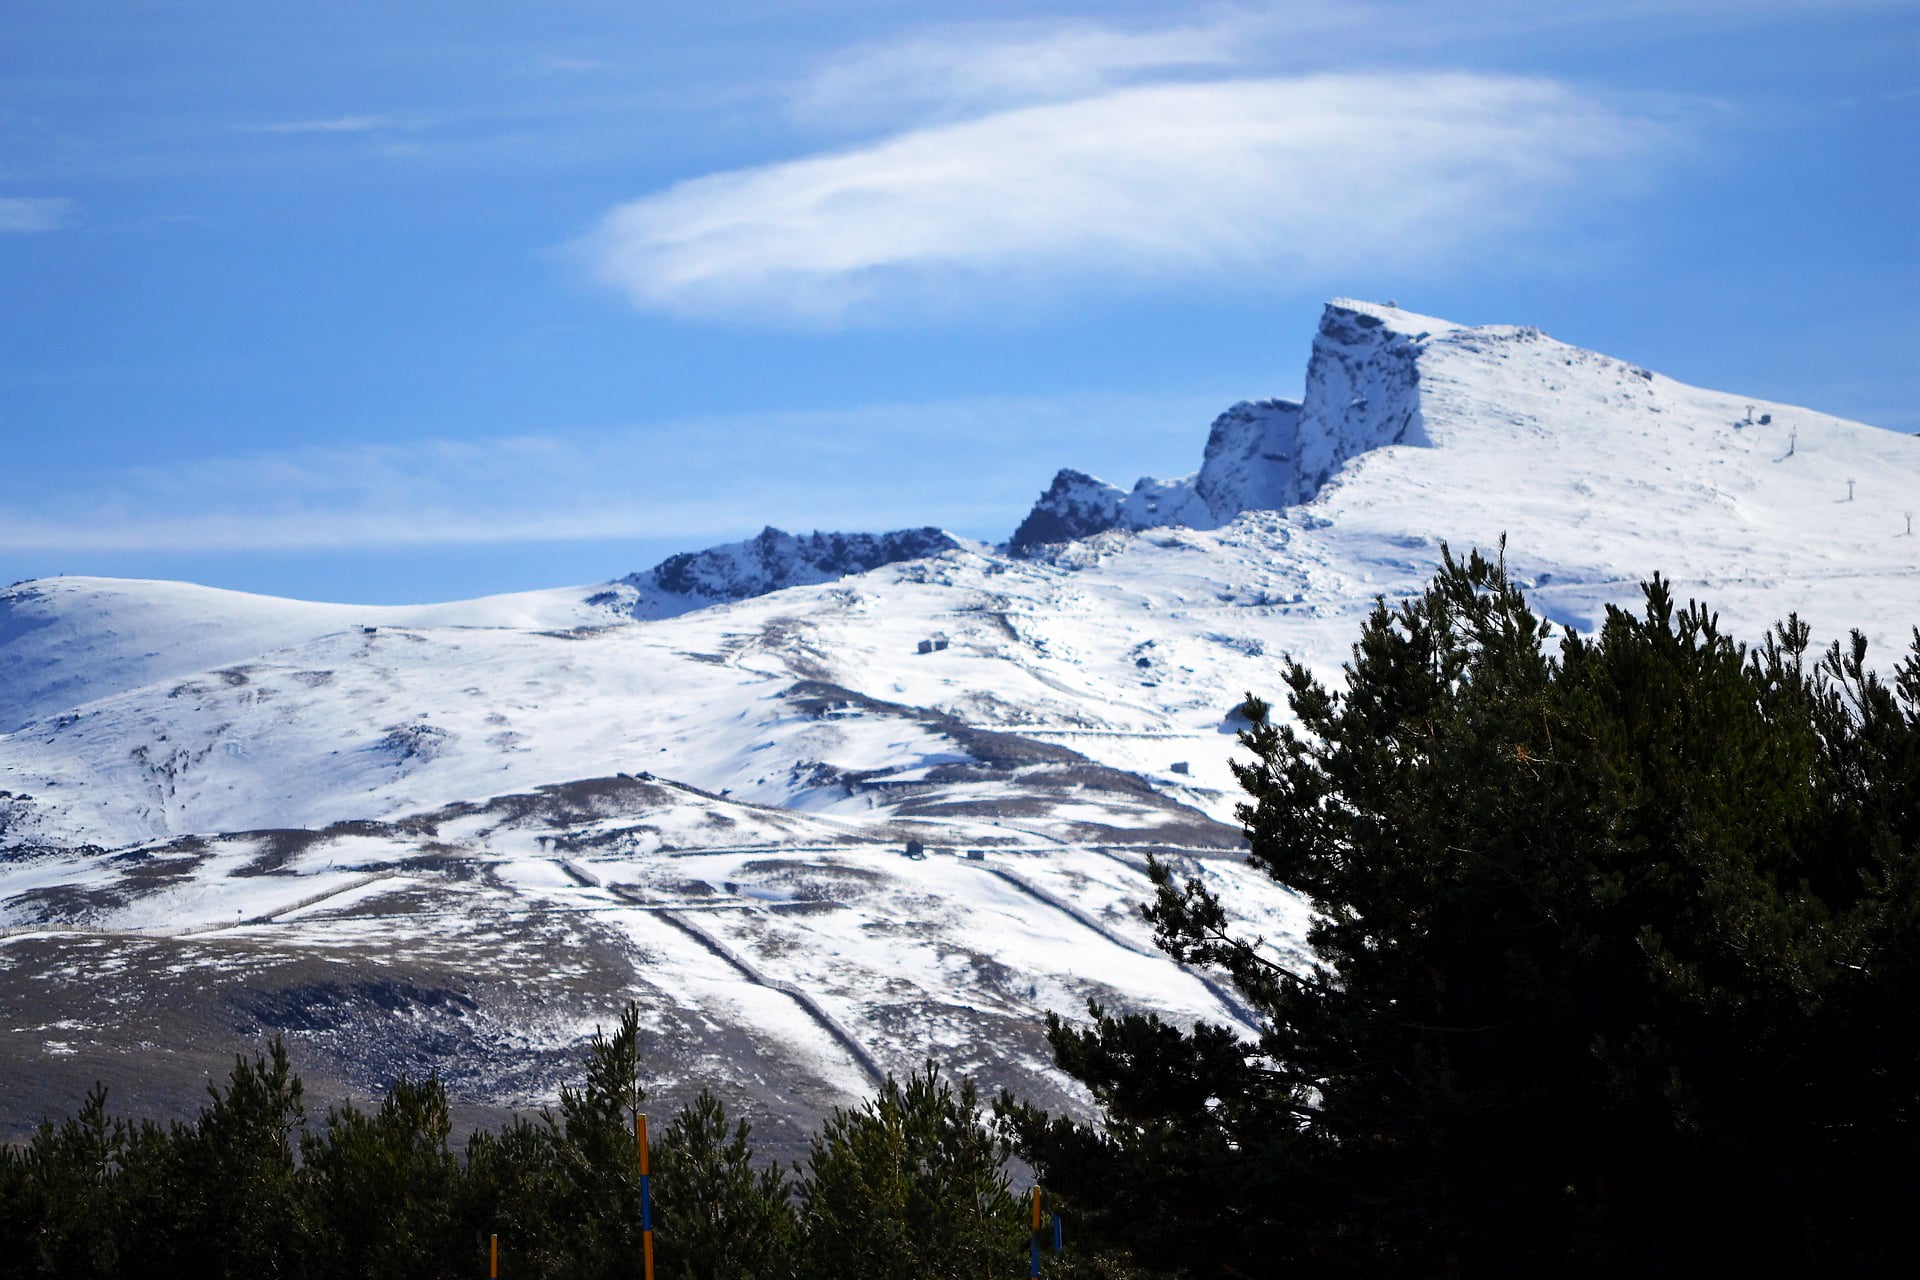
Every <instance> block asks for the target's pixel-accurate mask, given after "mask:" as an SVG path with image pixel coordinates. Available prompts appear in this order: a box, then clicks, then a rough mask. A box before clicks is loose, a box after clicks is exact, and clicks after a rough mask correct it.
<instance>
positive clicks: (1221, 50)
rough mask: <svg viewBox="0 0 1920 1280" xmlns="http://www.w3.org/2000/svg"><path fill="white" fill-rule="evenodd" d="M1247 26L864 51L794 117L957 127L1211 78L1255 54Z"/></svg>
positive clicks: (814, 122) (1039, 30) (798, 102)
mask: <svg viewBox="0 0 1920 1280" xmlns="http://www.w3.org/2000/svg"><path fill="white" fill-rule="evenodd" d="M1249 36H1250V28H1249V24H1248V23H1247V22H1246V21H1244V20H1236V19H1231V18H1230V19H1223V20H1220V21H1216V22H1213V23H1210V24H1207V25H1203V26H1187V27H1173V28H1165V29H1161V30H1154V31H1140V32H1132V31H1120V30H1116V29H1114V28H1110V27H1101V26H1095V25H1091V24H1086V23H1078V24H1070V25H1065V26H1037V25H1022V26H1018V27H1003V26H984V27H970V28H949V29H944V30H938V31H934V32H930V33H927V34H924V35H920V36H915V37H912V38H909V39H905V40H897V41H889V42H884V43H874V44H865V45H859V46H856V47H854V48H852V49H849V50H847V51H846V52H844V53H843V54H841V55H840V56H839V57H837V58H835V59H834V60H833V61H832V62H831V63H829V64H828V65H827V66H825V67H823V68H822V69H821V70H819V71H818V72H816V73H815V74H814V75H812V76H811V77H809V78H808V79H807V80H806V82H805V83H803V84H802V85H801V86H800V88H799V89H798V90H797V91H796V92H795V94H794V97H793V102H792V107H791V109H792V112H793V114H794V116H795V118H796V119H797V120H798V121H799V122H800V123H801V124H803V125H806V126H809V127H825V128H849V127H851V128H862V127H865V126H868V125H870V124H872V123H874V122H876V121H878V122H883V123H885V124H886V125H887V126H889V127H891V128H898V127H899V125H900V124H901V123H902V121H903V120H911V121H916V122H925V121H930V120H952V119H955V118H958V117H964V116H968V115H975V114H979V113H981V112H983V111H988V110H998V109H1004V108H1007V107H1012V106H1027V105H1032V104H1035V103H1041V102H1061V101H1068V100H1071V99H1074V98H1080V97H1086V96H1088V95H1090V94H1094V93H1098V92H1102V91H1105V90H1108V89H1113V88H1117V87H1119V86H1121V85H1124V84H1128V83H1132V82H1135V81H1138V80H1140V79H1143V78H1146V77H1148V76H1149V75H1152V74H1157V75H1159V76H1161V77H1165V76H1166V75H1168V74H1169V73H1177V72H1182V71H1193V70H1197V69H1209V70H1214V71H1218V70H1220V69H1222V68H1226V67H1230V66H1233V65H1235V64H1237V63H1240V62H1241V61H1243V60H1244V59H1245V58H1246V57H1247V55H1248V54H1249V53H1250V52H1251V48H1250V43H1249Z"/></svg>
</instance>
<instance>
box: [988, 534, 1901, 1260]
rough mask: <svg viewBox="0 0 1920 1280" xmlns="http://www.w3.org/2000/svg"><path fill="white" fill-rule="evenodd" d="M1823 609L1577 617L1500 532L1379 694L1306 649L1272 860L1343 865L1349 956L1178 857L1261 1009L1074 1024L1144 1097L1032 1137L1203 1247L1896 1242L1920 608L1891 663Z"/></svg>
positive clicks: (1316, 899)
mask: <svg viewBox="0 0 1920 1280" xmlns="http://www.w3.org/2000/svg"><path fill="white" fill-rule="evenodd" d="M1807 636H1808V631H1807V629H1806V627H1805V626H1803V625H1802V624H1800V623H1799V622H1798V621H1797V620H1789V622H1788V623H1787V624H1785V625H1784V626H1783V627H1782V628H1780V629H1779V631H1778V633H1777V634H1776V635H1775V636H1773V637H1772V638H1770V639H1769V640H1768V642H1767V643H1765V644H1764V645H1763V646H1762V647H1761V648H1760V649H1759V650H1757V651H1754V652H1748V651H1747V650H1745V649H1743V648H1742V647H1740V646H1739V645H1736V644H1735V643H1734V642H1733V641H1732V640H1731V639H1729V638H1728V637H1727V636H1725V635H1723V634H1722V633H1721V632H1720V631H1719V628H1718V625H1717V622H1716V620H1715V619H1714V617H1713V616H1712V615H1711V614H1710V613H1708V612H1707V611H1706V610H1705V609H1704V608H1702V607H1700V606H1697V605H1689V606H1688V607H1686V608H1684V609H1678V608H1676V607H1675V605H1674V602H1673V600H1672V597H1671V593H1670V591H1669V589H1668V588H1667V586H1666V584H1665V583H1663V582H1661V581H1660V580H1659V579H1657V578H1656V579H1655V580H1654V582H1652V583H1651V584H1649V586H1648V587H1647V588H1646V603H1645V607H1644V609H1643V610H1642V611H1641V612H1640V613H1639V614H1637V615H1636V614H1629V613H1627V612H1625V611H1622V610H1617V609H1611V610H1609V611H1608V615H1607V619H1606V622H1605V625H1604V626H1603V627H1602V628H1601V630H1600V632H1599V634H1598V635H1597V636H1595V637H1593V638H1591V639H1583V638H1576V637H1572V636H1568V637H1566V638H1565V639H1564V641H1563V642H1562V643H1561V644H1560V645H1559V647H1558V653H1557V655H1555V654H1553V653H1550V652H1549V650H1548V646H1547V645H1546V644H1545V643H1544V642H1545V641H1546V640H1547V639H1548V635H1547V630H1546V628H1545V626H1544V625H1543V624H1542V623H1541V622H1540V621H1539V620H1538V619H1536V618H1535V616H1534V615H1533V614H1532V613H1531V611H1530V610H1529V609H1528V608H1527V606H1526V602H1525V600H1524V598H1523V597H1522V594H1521V592H1520V590H1519V589H1518V588H1517V587H1515V586H1514V585H1513V584H1512V583H1511V582H1510V581H1508V580H1507V578H1506V577H1505V575H1504V573H1503V572H1502V570H1501V569H1500V567H1499V566H1498V565H1496V564H1492V563H1489V562H1487V561H1485V560H1483V559H1481V558H1480V557H1479V556H1477V555H1476V556H1473V557H1471V558H1469V559H1468V560H1467V561H1466V562H1465V563H1461V562H1458V561H1455V560H1453V559H1452V557H1451V556H1449V557H1447V559H1446V563H1445V566H1444V568H1443V570H1442V572H1441V573H1440V575H1439V577H1438V578H1437V579H1436V581H1435V582H1434V584H1433V585H1432V587H1431V588H1430V589H1429V590H1428V591H1427V592H1426V593H1425V594H1424V595H1423V596H1422V597H1421V598H1419V599H1417V600H1412V601H1409V602H1407V603H1406V604H1404V605H1402V606H1401V607H1399V608H1397V609H1389V608H1387V607H1386V606H1385V605H1384V604H1383V605H1381V606H1379V607H1377V608H1376V609H1375V610H1374V612H1373V614H1372V616H1371V617H1370V618H1369V620H1368V622H1367V624H1366V627H1365V629H1364V631H1363V633H1362V636H1361V639H1360V642H1359V643H1358V644H1357V645H1356V646H1355V649H1354V658H1353V661H1352V663H1351V664H1350V665H1349V666H1348V668H1347V673H1346V680H1345V682H1344V683H1345V687H1344V689H1343V690H1341V691H1340V692H1338V693H1335V692H1332V691H1330V690H1328V689H1327V688H1325V687H1324V686H1322V685H1321V684H1320V682H1319V681H1318V680H1317V679H1316V678H1315V677H1314V676H1313V675H1312V674H1311V673H1309V672H1307V671H1306V670H1305V669H1304V668H1302V667H1300V666H1298V665H1297V664H1289V665H1288V666H1287V667H1286V669H1285V671H1284V673H1283V675H1284V679H1285V683H1286V685H1287V687H1288V690H1289V698H1288V704H1289V706H1290V708H1291V710H1292V712H1293V719H1292V722H1291V723H1282V722H1279V721H1277V720H1275V719H1274V718H1273V717H1272V716H1271V714H1270V709H1269V708H1268V707H1267V706H1266V705H1265V704H1264V703H1262V702H1260V700H1259V699H1257V698H1250V699H1249V702H1248V705H1247V711H1248V712H1249V718H1250V720H1251V724H1250V727H1249V728H1248V729H1247V730H1246V732H1245V733H1244V734H1243V735H1242V742H1243V744H1244V745H1245V746H1246V747H1247V748H1248V749H1249V750H1250V751H1251V752H1252V754H1253V760H1252V762H1251V763H1249V764H1247V765H1245V766H1243V767H1239V768H1238V773H1239V776H1240V781H1241V783H1242V785H1243V786H1244V787H1245V788H1246V790H1247V792H1248V793H1249V796H1250V799H1249V801H1248V803H1246V804H1245V805H1243V806H1242V808H1241V811H1240V812H1241V817H1242V819H1243V821H1244V822H1245V824H1246V827H1247V833H1248V838H1249V842H1250V851H1251V857H1252V861H1253V862H1254V863H1255V864H1256V865H1258V866H1260V867H1262V868H1263V869H1264V870H1266V871H1267V872H1268V873H1269V874H1270V875H1272V876H1273V877H1274V879H1276V880H1277V881H1279V882H1280V883H1282V884H1285V885H1288V886H1291V887H1293V888H1295V889H1297V890H1299V891H1300V892H1302V893H1304V894H1306V895H1307V896H1308V897H1310V898H1311V899H1312V901H1313V903H1314V904H1315V906H1316V908H1317V909H1318V914H1317V917H1316V920H1315V923H1314V925H1313V928H1312V930H1311V933H1310V935H1309V941H1310V943H1311V945H1312V947H1313V950H1314V954H1315V957H1316V963H1315V964H1314V965H1313V966H1311V967H1310V968H1308V969H1306V970H1304V971H1299V970H1295V969H1290V968H1286V967H1283V966H1281V965H1280V964H1278V963H1277V962H1276V960H1275V957H1274V956H1273V955H1272V953H1271V952H1270V951H1269V950H1267V949H1265V948H1263V947H1262V946H1261V945H1260V943H1259V941H1258V940H1257V939H1250V938H1244V937H1241V936H1239V935H1238V934H1237V933H1236V932H1235V931H1234V930H1233V929H1231V928H1230V927H1229V925H1228V923H1227V917H1226V913H1225V911H1224V910H1223V908H1222V906H1221V904H1220V903H1219V902H1218V901H1217V900H1216V899H1215V897H1214V896H1213V894H1212V892H1211V891H1210V890H1209V889H1208V887H1207V886H1206V885H1205V884H1204V883H1201V882H1199V881H1191V882H1189V883H1187V884H1184V885H1182V884H1177V883H1175V882H1174V879H1173V877H1172V876H1171V875H1169V874H1168V873H1167V872H1166V871H1165V870H1164V869H1161V868H1156V870H1155V879H1156V881H1157V882H1158V885H1159V889H1158V896H1157V899H1156V901H1155V902H1154V904H1153V905H1152V906H1151V907H1150V908H1149V909H1148V916H1149V918H1150V919H1151V920H1152V921H1153V923H1154V924H1155V926H1156V928H1157V932H1158V937H1159V940H1160V942H1161V945H1162V946H1163V947H1164V948H1165V949H1167V950H1168V951H1169V952H1170V953H1171V954H1173V955H1174V956H1176V957H1177V958H1179V959H1181V960H1183V961H1186V962H1188V963H1192V964H1202V965H1213V966H1217V967H1219V968H1222V969H1224V970H1225V971H1226V972H1227V973H1229V974H1230V975H1231V976H1232V978H1233V980H1234V981H1235V983H1236V985H1237V986H1238V987H1239V988H1240V990H1241V992H1242V994H1243V995H1244V996H1245V997H1246V999H1247V1001H1248V1002H1249V1003H1250V1004H1251V1005H1252V1006H1253V1007H1254V1008H1255V1009H1257V1010H1258V1011H1259V1013H1260V1014H1261V1026H1260V1033H1261V1034H1260V1037H1259V1040H1258V1042H1257V1043H1243V1042H1239V1041H1237V1040H1236V1039H1235V1038H1234V1037H1231V1036H1227V1035H1225V1034H1224V1033H1223V1032H1222V1031H1220V1030H1219V1029H1216V1028H1208V1027H1199V1028H1196V1029H1195V1030H1194V1031H1192V1032H1190V1033H1189V1032H1183V1031H1180V1030H1178V1029H1175V1028H1171V1027H1167V1026H1165V1025H1163V1024H1160V1023H1158V1022H1157V1021H1155V1020H1154V1019H1152V1018H1149V1017H1135V1016H1128V1017H1120V1018H1114V1017H1108V1016H1105V1015H1103V1014H1102V1013H1101V1012H1100V1011H1099V1010H1095V1011H1094V1020H1093V1022H1092V1023H1091V1024H1090V1025H1086V1026H1079V1027H1076V1026H1072V1025H1069V1024H1067V1023H1065V1022H1062V1021H1060V1020H1058V1019H1055V1020H1052V1021H1051V1022H1050V1026H1049V1030H1050V1034H1051V1036H1052V1039H1053V1042H1054V1047H1055V1050H1056V1054H1057V1056H1058V1060H1059V1062H1060V1064H1061V1065H1062V1066H1063V1067H1064V1068H1065V1069H1066V1070H1068V1071H1069V1072H1070V1073H1072V1074H1074V1075H1076V1076H1078V1077H1079V1078H1080V1079H1082V1080H1083V1081H1085V1082H1086V1083H1087V1084H1088V1086H1089V1087H1090V1088H1092V1090H1093V1091H1094V1093H1095V1096H1096V1097H1097V1098H1098V1099H1099V1100H1100V1102H1101V1103H1102V1104H1103V1107H1104V1108H1105V1117H1106V1120H1105V1123H1104V1124H1103V1125H1102V1126H1100V1127H1099V1128H1096V1129H1086V1128H1083V1127H1080V1126H1077V1125H1074V1124H1072V1123H1069V1122H1066V1121H1062V1120H1058V1119H1052V1118H1049V1117H1046V1116H1044V1115H1043V1114H1041V1113H1040V1112H1038V1111H1036V1110H1033V1109H1031V1108H1020V1107H1016V1106H1012V1105H1009V1106H1008V1107H1007V1110H1006V1114H1007V1116H1008V1119H1009V1120H1010V1121H1011V1122H1012V1123H1013V1125H1014V1127H1015V1129H1016V1131H1017V1132H1018V1134H1019V1136H1020V1140H1021V1145H1022V1147H1023V1149H1024V1153H1025V1154H1026V1155H1027V1156H1028V1158H1029V1159H1030V1160H1032V1161H1033V1162H1034V1163H1035V1164H1036V1166H1037V1167H1038V1168H1039V1170H1040V1172H1041V1174H1042V1176H1043V1178H1044V1179H1045V1180H1046V1181H1048V1182H1049V1183H1050V1184H1051V1185H1054V1186H1056V1187H1058V1188H1060V1189H1061V1190H1063V1191H1066V1192H1067V1193H1068V1194H1070V1195H1071V1196H1073V1197H1075V1198H1076V1199H1079V1200H1082V1201H1084V1203H1085V1204H1086V1205H1087V1206H1088V1209H1089V1211H1090V1213H1089V1216H1090V1217H1091V1219H1092V1223H1091V1225H1092V1226H1093V1228H1094V1230H1095V1233H1096V1234H1097V1235H1098V1234H1104V1235H1106V1236H1107V1237H1108V1238H1111V1239H1115V1240H1123V1241H1125V1242H1127V1243H1129V1244H1130V1245H1132V1246H1133V1247H1134V1248H1135V1249H1136V1251H1137V1252H1138V1253H1139V1255H1140V1256H1141V1257H1142V1259H1143V1260H1145V1261H1147V1262H1149V1263H1152V1264H1154V1265H1159V1266H1165V1267H1169V1268H1174V1267H1178V1268H1182V1269H1184V1270H1186V1271H1190V1272H1191V1273H1193V1274H1199V1275H1253V1274H1273V1273H1275V1272H1276V1271H1277V1270H1278V1269H1279V1268H1280V1267H1282V1266H1285V1267H1286V1268H1288V1269H1289V1270H1291V1271H1292V1272H1293V1273H1295V1274H1299V1273H1305V1274H1309V1275H1312V1274H1328V1275H1331V1274H1367V1275H1388V1274H1408V1275H1435V1274H1448V1273H1453V1272H1464V1273H1469V1274H1472V1273H1487V1272H1495V1271H1504V1270H1519V1269H1530V1270H1534V1271H1537V1272H1548V1273H1555V1274H1569V1273H1580V1272H1603V1271H1604V1272H1613V1271H1618V1270H1622V1269H1628V1268H1631V1269H1635V1270H1638V1271H1640V1272H1641V1273H1645V1272H1648V1271H1652V1272H1656V1273H1669V1274H1671V1273H1693V1274H1699V1273H1702V1272H1705V1271H1717V1270H1721V1269H1723V1268H1725V1267H1726V1266H1729V1265H1736V1264H1739V1265H1745V1266H1748V1267H1762V1266H1772V1265H1777V1264H1778V1263H1780V1262H1781V1261H1782V1260H1795V1261H1797V1262H1799V1263H1800V1264H1801V1265H1803V1266H1812V1265H1815V1264H1819V1263H1823V1262H1830V1261H1836V1260H1837V1261H1839V1262H1842V1263H1849V1264H1856V1265H1857V1264H1860V1263H1862V1262H1864V1261H1867V1260H1873V1261H1882V1260H1888V1259H1890V1258H1892V1257H1894V1256H1899V1255H1900V1253H1901V1251H1902V1250H1903V1249H1906V1248H1907V1246H1908V1245H1910V1244H1911V1232H1912V1228H1911V1227H1908V1226H1905V1225H1903V1224H1905V1223H1907V1222H1910V1221H1911V1220H1912V1219H1911V1215H1909V1214H1906V1213H1905V1212H1904V1210H1902V1209H1901V1208H1900V1206H1899V1202H1898V1197H1899V1196H1900V1195H1903V1194H1905V1192H1904V1191H1901V1190H1894V1188H1911V1187H1912V1186H1913V1185H1914V1181H1915V1178H1916V1176H1920V1161H1916V1151H1915V1133H1916V1128H1915V1124H1914V1119H1915V1099H1916V1096H1920V1094H1917V1084H1920V1053H1917V1052H1916V1038H1915V1029H1916V1025H1920V1024H1917V1022H1916V1012H1915V1006H1914V1004H1913V999H1912V997H1913V993H1914V991H1915V990H1916V987H1915V984H1914V977H1915V968H1914V954H1915V949H1916V943H1915V939H1916V937H1917V936H1920V931H1916V929H1915V925H1916V923H1920V921H1917V920H1916V910H1920V907H1917V906H1916V904H1920V894H1916V872H1915V864H1916V856H1917V854H1916V823H1920V818H1916V815H1917V814H1920V697H1916V694H1920V632H1917V633H1916V636H1915V650H1914V653H1913V654H1912V655H1911V656H1909V658H1908V659H1907V660H1906V662H1905V663H1904V664H1902V666H1901V667H1900V670H1899V673H1898V675H1897V678H1896V682H1895V685H1893V686H1891V687H1890V686H1888V685H1886V684H1884V683H1883V682H1881V681H1880V680H1879V679H1878V678H1876V677H1875V676H1874V675H1872V674H1871V672H1870V670H1869V669H1868V668H1867V666H1866V665H1865V661H1864V658H1865V648H1864V641H1860V640H1858V639H1857V638H1856V639H1855V641H1854V642H1853V643H1852V644H1851V645H1850V646H1848V647H1846V648H1844V649H1842V648H1839V647H1836V649H1835V650H1834V652H1833V653H1831V654H1830V655H1828V657H1827V658H1826V659H1825V660H1824V661H1819V662H1809V661H1808V659H1807ZM1901 1240H1904V1242H1905V1243H1898V1244H1897V1243H1896V1241H1901ZM1908 1251H1909V1252H1910V1250H1908Z"/></svg>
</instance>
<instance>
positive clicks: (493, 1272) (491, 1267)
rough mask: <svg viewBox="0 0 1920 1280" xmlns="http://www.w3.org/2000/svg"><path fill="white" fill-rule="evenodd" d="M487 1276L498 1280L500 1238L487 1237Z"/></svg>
mask: <svg viewBox="0 0 1920 1280" xmlns="http://www.w3.org/2000/svg"><path fill="white" fill-rule="evenodd" d="M487 1275H488V1276H490V1277H492V1280H500V1237H499V1236H497V1235H494V1236H488V1237H487Z"/></svg>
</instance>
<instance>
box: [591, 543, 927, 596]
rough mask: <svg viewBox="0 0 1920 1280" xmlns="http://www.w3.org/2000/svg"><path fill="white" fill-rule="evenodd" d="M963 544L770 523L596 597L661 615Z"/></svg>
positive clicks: (811, 582)
mask: <svg viewBox="0 0 1920 1280" xmlns="http://www.w3.org/2000/svg"><path fill="white" fill-rule="evenodd" d="M963 545H964V544H963V543H962V542H961V540H960V539H958V538H956V537H955V536H954V535H952V534H950V533H948V532H947V531H946V530H944V529H936V528H934V527H932V526H931V525H929V526H926V527H923V528H919V529H896V530H894V531H892V532H890V533H821V532H820V531H818V530H815V531H814V532H813V533H809V534H798V535H796V534H791V533H787V532H785V531H784V530H781V529H775V528H774V527H772V526H771V525H769V526H768V527H767V528H765V529H763V530H761V531H760V533H759V534H758V535H756V536H754V537H752V538H748V539H746V540H745V541H743V542H729V543H725V544H723V545H721V546H717V547H708V548H707V549H706V550H704V551H683V552H681V553H679V554H678V555H672V556H668V557H667V558H666V559H665V560H662V561H661V562H660V563H659V564H657V565H655V566H653V568H651V569H647V570H643V571H642V572H640V573H633V574H629V575H627V576H626V577H625V578H623V579H621V580H620V583H619V584H616V587H624V588H626V591H625V592H620V591H618V590H617V589H616V590H610V591H609V592H607V593H604V594H603V596H601V597H598V599H599V600H600V601H601V602H602V603H607V604H612V603H615V602H616V601H617V602H618V603H620V604H621V605H622V606H623V607H624V608H625V610H626V611H627V612H630V613H632V614H633V616H635V617H639V618H659V617H667V616H671V615H673V614H678V613H684V612H686V611H687V610H689V609H698V608H703V607H705V606H706V605H710V604H719V603H723V602H726V601H732V600H746V599H750V598H752V597H754V596H762V595H766V594H768V593H769V592H773V591H781V590H784V589H786V588H787V587H799V586H812V585H815V584H817V583H822V582H832V581H834V580H835V579H838V578H844V577H846V576H847V575H849V574H854V573H865V572H867V571H868V570H870V569H878V568H879V567H881V566H882V565H889V564H898V563H900V562H901V561H903V560H921V559H925V558H926V557H928V556H935V555H939V554H940V553H941V552H942V551H947V550H951V549H954V548H957V547H960V546H963Z"/></svg>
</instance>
